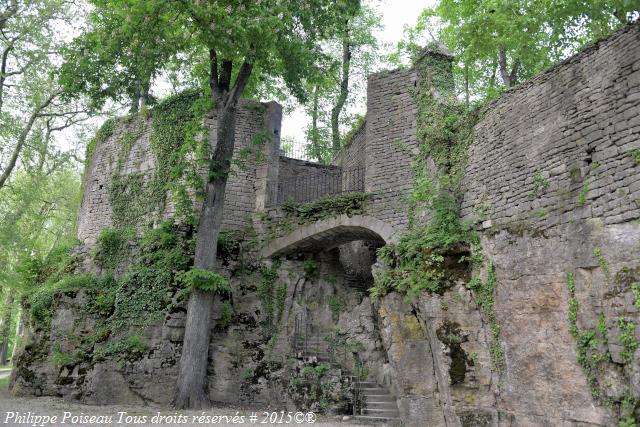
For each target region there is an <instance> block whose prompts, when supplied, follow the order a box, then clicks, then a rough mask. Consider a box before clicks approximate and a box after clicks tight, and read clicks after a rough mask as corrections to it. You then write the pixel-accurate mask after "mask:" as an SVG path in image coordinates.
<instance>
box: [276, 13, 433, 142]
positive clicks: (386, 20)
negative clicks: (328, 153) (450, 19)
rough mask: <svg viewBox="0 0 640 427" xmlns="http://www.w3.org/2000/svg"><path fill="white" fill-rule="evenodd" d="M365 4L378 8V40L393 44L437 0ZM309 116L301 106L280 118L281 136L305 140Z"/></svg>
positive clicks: (363, 108)
mask: <svg viewBox="0 0 640 427" xmlns="http://www.w3.org/2000/svg"><path fill="white" fill-rule="evenodd" d="M364 3H365V4H367V5H369V6H371V7H373V8H375V9H377V10H378V12H379V13H380V15H382V26H383V27H382V30H381V31H378V32H376V37H377V39H378V41H379V42H380V43H381V44H383V43H385V44H390V45H395V44H396V43H397V42H398V41H400V39H401V38H402V35H403V29H404V26H405V25H409V26H414V25H415V23H416V20H417V19H418V16H419V15H420V12H422V11H423V10H424V9H426V8H427V7H433V6H435V5H436V3H437V0H365V1H364ZM365 110H366V108H365V105H364V103H363V104H362V105H358V106H356V108H355V110H354V111H356V112H363V113H364V112H365ZM309 124H310V118H309V116H307V115H306V114H305V113H304V111H303V109H302V108H296V109H295V110H294V111H293V112H292V113H290V114H287V115H285V116H284V117H283V119H282V136H283V137H284V138H287V137H291V138H293V139H294V141H296V142H299V143H300V142H304V141H305V129H306V128H307V126H309Z"/></svg>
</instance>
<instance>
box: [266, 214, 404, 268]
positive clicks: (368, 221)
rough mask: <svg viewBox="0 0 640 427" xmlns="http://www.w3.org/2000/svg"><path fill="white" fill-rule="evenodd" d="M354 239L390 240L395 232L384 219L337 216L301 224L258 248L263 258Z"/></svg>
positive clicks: (389, 241) (327, 247) (390, 241)
mask: <svg viewBox="0 0 640 427" xmlns="http://www.w3.org/2000/svg"><path fill="white" fill-rule="evenodd" d="M354 240H377V241H379V242H380V243H383V244H385V243H394V242H395V240H396V231H395V230H394V228H393V227H392V226H391V225H389V224H387V223H386V222H383V221H380V220H379V219H377V218H373V217H370V216H364V215H356V216H347V215H340V216H337V217H333V218H328V219H324V220H321V221H316V222H314V223H311V224H307V225H304V226H302V227H300V228H299V229H297V230H295V231H293V232H292V233H290V234H288V235H286V236H283V237H280V238H277V239H275V240H273V241H272V242H270V243H269V244H267V245H266V246H265V247H264V248H262V250H261V251H260V255H261V256H262V257H263V258H271V257H274V256H279V255H286V254H287V253H291V252H293V251H304V252H319V251H323V250H327V249H332V248H334V247H337V246H339V245H341V244H343V243H347V242H351V241H354Z"/></svg>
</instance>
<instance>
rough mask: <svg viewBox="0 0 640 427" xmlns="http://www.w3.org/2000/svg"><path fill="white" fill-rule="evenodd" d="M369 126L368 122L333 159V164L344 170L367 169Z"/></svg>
mask: <svg viewBox="0 0 640 427" xmlns="http://www.w3.org/2000/svg"><path fill="white" fill-rule="evenodd" d="M366 143H367V124H366V121H365V123H364V124H363V125H362V127H361V128H360V129H359V130H358V132H356V134H355V135H353V137H352V138H351V141H349V144H348V145H347V146H345V147H343V148H342V150H340V153H338V155H337V156H336V157H335V158H334V159H333V164H334V165H337V166H340V167H341V168H342V169H345V170H351V169H364V168H365V167H366V158H365V154H366V150H365V145H366Z"/></svg>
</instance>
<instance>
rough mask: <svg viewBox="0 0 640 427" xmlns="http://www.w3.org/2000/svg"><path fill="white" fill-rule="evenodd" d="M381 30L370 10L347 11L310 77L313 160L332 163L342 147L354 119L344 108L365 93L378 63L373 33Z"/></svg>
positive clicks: (308, 136)
mask: <svg viewBox="0 0 640 427" xmlns="http://www.w3.org/2000/svg"><path fill="white" fill-rule="evenodd" d="M379 26H380V16H379V15H377V14H376V12H375V11H374V10H373V9H371V8H369V7H365V6H363V7H361V8H360V9H358V10H351V11H346V19H345V20H344V21H342V22H339V23H338V26H337V28H336V33H337V36H336V37H335V38H333V39H331V40H328V41H327V42H326V43H325V44H324V48H325V49H324V52H323V53H324V55H322V56H319V58H318V61H317V64H316V65H317V66H316V70H315V73H314V74H313V75H312V76H310V79H309V80H310V83H311V89H310V92H311V101H310V102H308V103H307V106H306V109H307V113H308V114H309V115H310V116H311V126H310V128H309V129H308V130H307V138H308V140H309V142H310V154H311V157H313V158H316V159H318V161H320V162H328V161H330V160H331V157H332V155H333V154H335V153H336V152H338V151H339V150H340V148H341V146H342V137H341V133H340V125H341V124H343V123H349V122H351V121H352V120H350V119H353V118H352V117H348V118H346V119H345V118H343V116H344V115H343V112H344V108H345V107H346V106H347V105H349V104H350V103H351V102H353V101H354V100H355V97H354V96H353V94H354V93H358V92H360V91H362V90H364V89H365V86H366V78H367V75H368V73H369V71H370V69H371V67H372V66H373V64H374V63H375V62H376V61H377V59H378V55H377V47H378V43H377V40H376V38H375V37H374V35H373V31H374V30H375V29H376V28H378V27H379ZM325 106H329V107H330V108H329V109H327V108H326V107H325Z"/></svg>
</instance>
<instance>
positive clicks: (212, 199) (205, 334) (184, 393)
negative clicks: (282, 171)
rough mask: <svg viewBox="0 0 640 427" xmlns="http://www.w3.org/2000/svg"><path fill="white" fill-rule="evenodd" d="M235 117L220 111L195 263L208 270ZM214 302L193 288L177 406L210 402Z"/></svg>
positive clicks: (212, 267)
mask: <svg viewBox="0 0 640 427" xmlns="http://www.w3.org/2000/svg"><path fill="white" fill-rule="evenodd" d="M235 116H236V108H235V106H232V107H228V108H223V109H222V110H220V109H219V110H218V120H217V123H218V126H217V128H218V129H219V130H218V138H217V141H216V150H215V155H214V159H213V161H212V162H211V166H210V168H209V172H210V174H213V176H218V177H219V178H218V179H215V180H213V181H210V182H208V183H207V188H206V196H205V202H204V203H203V205H202V210H201V212H200V221H199V224H198V234H197V241H196V255H195V260H194V266H195V267H196V268H201V269H204V270H210V271H213V270H215V262H216V252H217V242H218V234H219V233H220V225H221V224H222V213H223V208H224V195H225V190H226V187H227V174H228V169H229V167H230V163H231V162H230V160H231V155H232V154H233V147H234V142H235ZM223 171H224V172H223ZM221 172H222V173H221ZM222 175H223V176H222ZM213 302H214V294H213V293H212V292H207V291H202V290H200V289H195V288H194V289H192V291H191V295H190V296H189V303H188V306H187V322H186V325H185V333H184V343H183V347H182V348H183V350H182V356H181V358H180V374H179V376H178V395H177V397H176V400H175V402H174V404H175V406H176V408H192V409H201V408H204V407H207V406H209V405H210V402H209V397H208V393H207V390H206V387H207V366H208V356H209V332H210V327H211V313H212V310H213Z"/></svg>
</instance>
